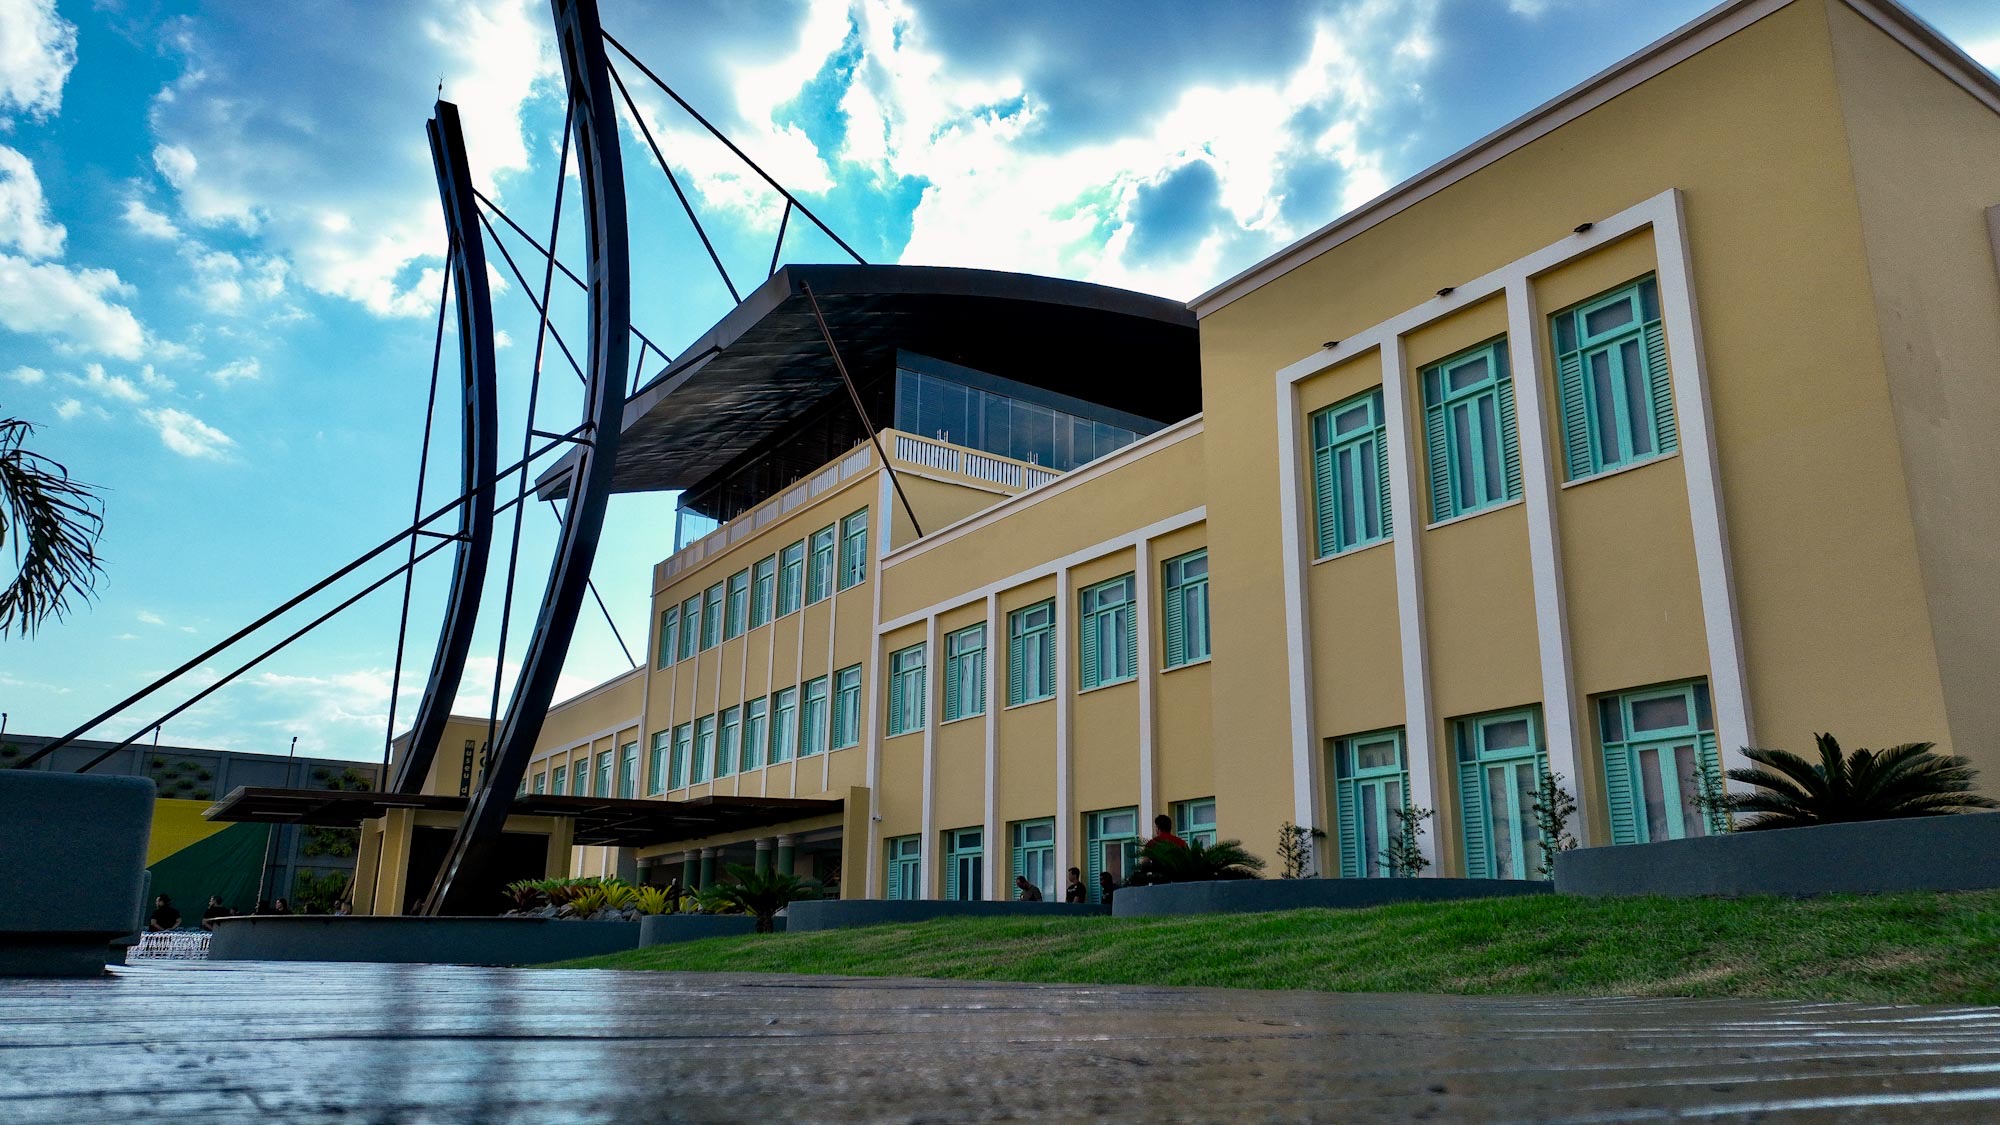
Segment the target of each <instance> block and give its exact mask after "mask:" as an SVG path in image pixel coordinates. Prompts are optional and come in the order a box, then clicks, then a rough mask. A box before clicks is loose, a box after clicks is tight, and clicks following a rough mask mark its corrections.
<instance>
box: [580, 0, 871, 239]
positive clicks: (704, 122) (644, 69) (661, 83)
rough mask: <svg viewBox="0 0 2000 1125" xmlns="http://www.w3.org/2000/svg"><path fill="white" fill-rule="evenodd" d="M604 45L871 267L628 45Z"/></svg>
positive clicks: (611, 39)
mask: <svg viewBox="0 0 2000 1125" xmlns="http://www.w3.org/2000/svg"><path fill="white" fill-rule="evenodd" d="M604 41H605V42H606V43H609V44H611V45H612V46H613V47H616V48H618V53H619V54H621V55H624V56H625V57H626V58H628V59H631V60H632V65H633V66H636V67H638V68H639V73H641V74H644V75H645V76H646V77H647V78H649V79H651V80H652V83H653V85H655V86H658V87H659V88H660V89H661V90H663V91H665V92H666V95H667V96H668V97H670V98H672V99H674V101H675V102H677V103H679V105H680V107H681V108H682V109H684V110H686V111H687V112H688V116H690V117H692V118H694V119H695V120H696V121H698V122H700V123H701V127H702V128H704V129H706V130H708V132H709V134H710V135H711V136H713V137H714V138H715V139H716V140H718V141H721V142H722V143H723V144H725V145H727V146H728V147H729V151H731V152H733V153H735V154H736V157H737V159H739V160H741V161H743V163H745V164H748V165H749V166H750V170H751V171H753V172H755V173H757V175H758V176H759V177H761V178H762V179H763V181H764V182H765V183H767V184H769V185H771V190H773V191H775V192H777V193H778V194H779V195H782V196H784V197H785V199H786V200H787V201H788V202H790V203H791V205H792V206H794V207H797V208H798V209H799V213H800V214H802V215H804V216H805V217H806V218H808V219H811V220H812V222H813V225H814V226H816V227H818V228H819V229H820V230H821V231H822V232H823V233H824V234H825V235H826V236H827V237H828V238H831V239H833V240H834V242H836V243H838V244H839V245H840V248H841V249H842V250H845V251H847V253H848V255H849V256H851V257H852V258H853V259H854V260H855V261H856V262H859V263H860V264H862V265H864V266H865V265H867V264H868V260H867V259H866V258H863V257H862V256H861V255H860V253H859V252H857V251H856V250H855V249H854V247H852V246H849V245H848V244H847V241H846V240H845V239H843V238H841V237H840V236H839V235H837V234H835V233H834V232H833V228H832V227H829V226H827V225H826V223H824V222H822V221H821V220H820V217H819V216H818V215H815V214H813V212H812V208H810V207H807V206H806V205H805V204H803V203H801V202H799V199H798V197H797V196H795V195H793V194H792V193H791V192H789V191H787V190H785V186H784V185H783V184H780V183H779V182H778V181H777V180H775V179H772V178H771V174H770V173H769V172H766V171H764V169H763V167H762V166H761V165H759V164H758V163H757V162H756V161H755V160H752V159H750V154H749V153H746V152H744V151H743V150H742V149H740V148H737V147H736V142H735V141H732V140H730V139H729V138H728V137H727V136H725V135H724V134H723V132H722V130H720V129H718V128H716V127H715V126H714V125H713V124H710V122H709V120H708V118H706V117H703V116H702V115H701V111H700V110H697V109H696V108H695V107H693V106H691V105H689V104H688V101H687V99H686V98H683V97H681V96H680V95H679V94H677V93H675V92H674V88H673V87H672V86H669V85H667V83H666V80H665V79H663V78H661V77H660V76H659V75H657V74H654V73H653V69H652V68H651V67H649V66H647V65H646V64H645V63H644V62H641V61H640V59H639V56H637V55H635V54H633V53H632V52H631V51H630V50H628V49H627V48H626V46H625V44H623V43H620V42H619V41H618V37H617V36H615V35H613V34H611V33H610V32H608V31H607V32H605V33H604ZM605 65H606V68H607V69H610V70H611V76H612V77H613V78H617V77H618V71H617V70H616V69H615V68H612V67H611V66H610V60H608V59H607V60H606V62H605ZM621 85H622V84H621Z"/></svg>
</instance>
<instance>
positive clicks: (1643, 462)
mask: <svg viewBox="0 0 2000 1125" xmlns="http://www.w3.org/2000/svg"><path fill="white" fill-rule="evenodd" d="M1680 455H1681V453H1680V450H1678V449H1674V450H1670V451H1668V452H1666V453H1649V454H1647V455H1646V456H1644V457H1640V458H1636V459H1634V460H1631V461H1625V462H1622V463H1620V464H1617V465H1613V466H1612V467H1610V468H1608V469H1603V470H1600V471H1598V472H1595V473H1592V474H1590V475H1589V476H1587V477H1578V478H1576V479H1575V480H1566V481H1564V482H1562V483H1561V484H1559V485H1557V486H1556V487H1557V488H1575V487H1576V486H1577V485H1580V484H1589V483H1591V482H1592V481H1600V480H1603V479H1604V478H1606V477H1615V476H1617V475H1618V474H1619V473H1629V472H1631V471H1632V470H1633V469H1643V468H1645V467H1646V466H1648V465H1653V464H1658V463H1659V462H1661V461H1671V460H1673V459H1674V458H1676V457H1679V456H1680Z"/></svg>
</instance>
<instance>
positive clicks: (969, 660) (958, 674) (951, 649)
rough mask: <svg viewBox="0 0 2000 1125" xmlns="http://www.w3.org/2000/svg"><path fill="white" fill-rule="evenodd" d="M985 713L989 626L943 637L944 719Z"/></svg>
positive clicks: (962, 630) (961, 630)
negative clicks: (987, 635) (987, 634)
mask: <svg viewBox="0 0 2000 1125" xmlns="http://www.w3.org/2000/svg"><path fill="white" fill-rule="evenodd" d="M985 713H986V626H984V625H974V626H972V627H971V628H969V629H960V630H959V631H958V632H956V633H951V634H948V635H946V637H945V639H944V721H945V722H947V723H948V722H951V721H952V720H953V719H965V718H970V717H971V716H973V715H983V714H985Z"/></svg>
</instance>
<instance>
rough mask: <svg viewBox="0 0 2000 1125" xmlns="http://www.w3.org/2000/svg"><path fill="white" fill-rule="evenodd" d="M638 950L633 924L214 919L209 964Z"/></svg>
mask: <svg viewBox="0 0 2000 1125" xmlns="http://www.w3.org/2000/svg"><path fill="white" fill-rule="evenodd" d="M638 946H639V923H637V922H567V921H561V922H559V921H556V920H554V919H551V918H367V917H343V918H336V917H331V916H326V915H310V914H309V915H292V916H279V917H255V916H252V917H246V918H223V919H220V920H218V921H217V922H216V923H215V938H214V940H213V941H211V942H210V943H209V947H208V959H209V960H211V961H372V962H378V963H382V964H446V965H540V964H546V963H547V962H550V961H568V960H572V959H574V958H578V957H595V956H597V955H598V954H601V953H619V952H622V951H624V950H627V949H636V948H638Z"/></svg>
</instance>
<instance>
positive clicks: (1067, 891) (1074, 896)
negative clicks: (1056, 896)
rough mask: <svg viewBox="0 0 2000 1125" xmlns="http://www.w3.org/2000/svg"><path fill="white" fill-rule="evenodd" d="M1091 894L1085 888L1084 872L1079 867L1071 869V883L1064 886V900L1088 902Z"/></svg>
mask: <svg viewBox="0 0 2000 1125" xmlns="http://www.w3.org/2000/svg"><path fill="white" fill-rule="evenodd" d="M1088 899H1089V896H1088V895H1087V894H1086V893H1085V891H1084V889H1083V872H1082V871H1081V870H1079V869H1078V868H1075V867H1072V868H1070V869H1069V885H1068V886H1066V887H1064V888H1063V901H1064V902H1086V901H1088Z"/></svg>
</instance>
